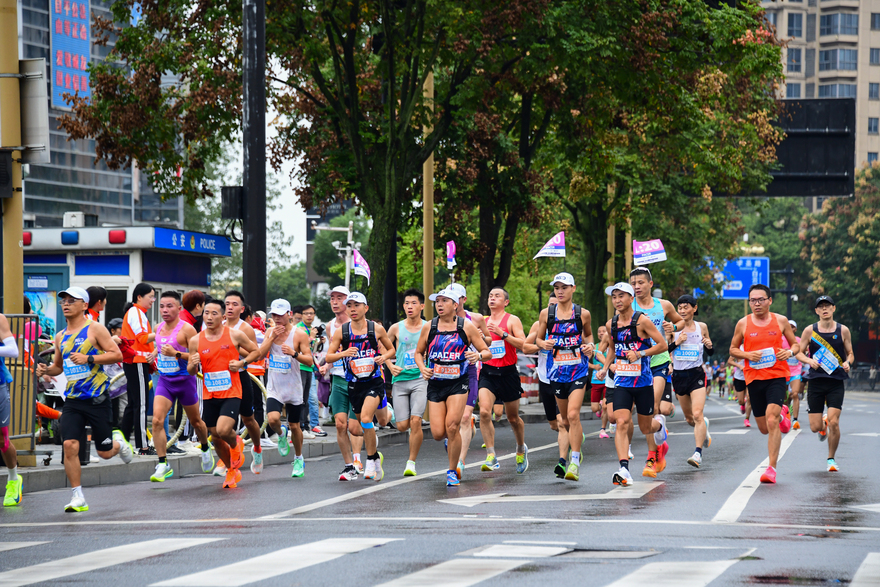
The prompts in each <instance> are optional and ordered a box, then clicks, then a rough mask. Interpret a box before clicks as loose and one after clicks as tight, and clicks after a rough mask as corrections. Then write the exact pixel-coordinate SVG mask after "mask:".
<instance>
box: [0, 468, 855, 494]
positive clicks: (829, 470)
mask: <svg viewBox="0 0 880 587" xmlns="http://www.w3.org/2000/svg"><path fill="white" fill-rule="evenodd" d="M837 471H840V469H839V468H838V467H837V461H835V460H834V459H828V472H829V473H836V472H837ZM6 495H9V489H8V487H7V489H6ZM3 503H4V505H5V504H6V502H3Z"/></svg>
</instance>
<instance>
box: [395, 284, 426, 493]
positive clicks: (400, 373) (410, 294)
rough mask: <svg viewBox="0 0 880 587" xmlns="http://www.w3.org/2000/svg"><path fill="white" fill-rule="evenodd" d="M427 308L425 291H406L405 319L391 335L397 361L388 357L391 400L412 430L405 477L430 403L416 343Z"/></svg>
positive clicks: (402, 425) (402, 426)
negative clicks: (420, 370) (418, 359)
mask: <svg viewBox="0 0 880 587" xmlns="http://www.w3.org/2000/svg"><path fill="white" fill-rule="evenodd" d="M424 309H425V294H423V293H422V292H420V291H419V290H417V289H408V290H407V291H405V292H403V312H404V314H406V319H405V320H401V321H400V322H397V323H395V324H392V325H391V328H389V329H388V338H389V340H391V342H392V343H396V344H397V351H396V355H395V358H394V361H389V363H388V369H390V370H391V401H392V403H393V404H394V412H395V413H396V414H397V429H398V430H400V431H401V432H406V431H407V430H409V459H407V461H406V468H405V469H404V470H403V476H404V477H414V476H415V475H416V474H417V472H416V458H417V457H418V456H419V450H420V449H421V448H422V442H424V439H425V434H424V432H423V431H422V416H423V415H424V414H425V410H426V409H427V407H428V382H427V381H425V379H424V378H422V374H421V373H420V372H419V367H418V365H416V346H417V345H418V342H419V336H420V335H421V333H422V327H423V326H424V325H425V324H427V322H425V321H424V320H422V311H423V310H424Z"/></svg>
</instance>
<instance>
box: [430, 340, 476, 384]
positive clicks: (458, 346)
mask: <svg viewBox="0 0 880 587" xmlns="http://www.w3.org/2000/svg"><path fill="white" fill-rule="evenodd" d="M468 342H469V341H467V340H464V339H462V337H461V336H459V334H458V330H457V329H456V330H447V331H444V332H441V331H439V330H438V331H437V335H436V336H434V340H432V341H431V342H430V344H428V349H427V353H426V354H427V359H428V367H429V368H430V369H433V370H434V376H433V377H431V380H432V381H448V380H454V379H459V378H461V377H466V376H467V369H468V360H467V358H466V357H465V356H464V353H465V351H466V350H467V343H468Z"/></svg>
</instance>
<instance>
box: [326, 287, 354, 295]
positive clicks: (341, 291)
mask: <svg viewBox="0 0 880 587" xmlns="http://www.w3.org/2000/svg"><path fill="white" fill-rule="evenodd" d="M330 293H331V294H335V293H338V294H342V295H344V296H345V297H348V294H350V293H351V292H350V291H348V288H347V287H345V286H344V285H337V286H336V287H334V288H333V289H331V290H330Z"/></svg>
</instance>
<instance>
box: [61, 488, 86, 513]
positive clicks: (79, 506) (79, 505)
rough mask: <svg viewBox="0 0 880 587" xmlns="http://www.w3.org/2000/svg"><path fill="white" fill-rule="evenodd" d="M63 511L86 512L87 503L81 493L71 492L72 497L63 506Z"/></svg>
mask: <svg viewBox="0 0 880 587" xmlns="http://www.w3.org/2000/svg"><path fill="white" fill-rule="evenodd" d="M64 511H65V512H68V513H71V512H87V511H89V504H87V503H86V498H85V497H83V496H82V495H77V494H75V493H74V494H73V499H71V500H70V503H69V504H67V505H66V506H64Z"/></svg>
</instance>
